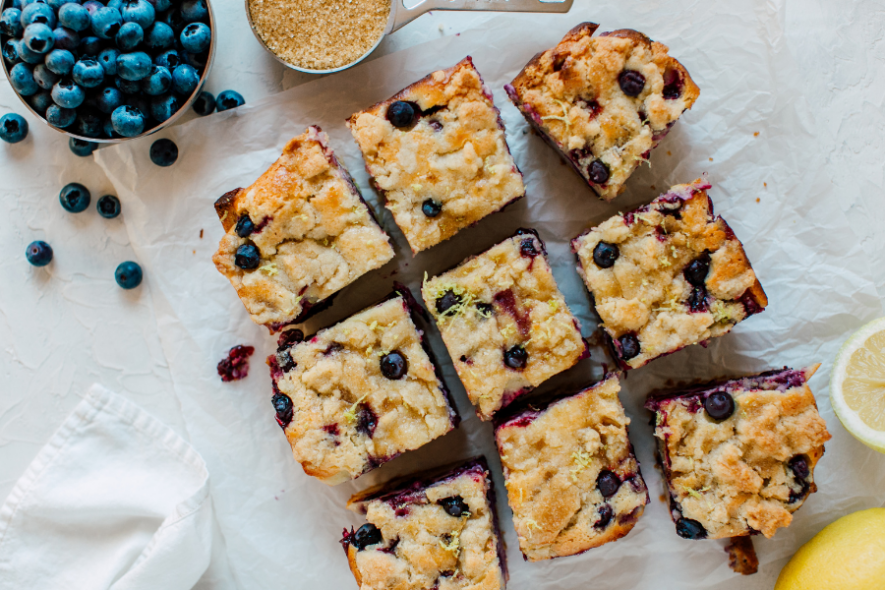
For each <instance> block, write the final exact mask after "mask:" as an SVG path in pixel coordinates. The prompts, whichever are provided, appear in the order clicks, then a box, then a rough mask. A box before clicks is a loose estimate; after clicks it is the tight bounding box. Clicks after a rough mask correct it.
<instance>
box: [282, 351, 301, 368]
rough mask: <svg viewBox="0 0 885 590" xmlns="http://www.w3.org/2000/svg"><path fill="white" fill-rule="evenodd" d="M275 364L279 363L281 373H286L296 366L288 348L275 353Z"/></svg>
mask: <svg viewBox="0 0 885 590" xmlns="http://www.w3.org/2000/svg"><path fill="white" fill-rule="evenodd" d="M277 365H279V367H280V370H281V371H282V372H283V373H288V372H289V371H291V370H292V369H294V368H295V367H297V366H298V364H297V363H296V362H295V360H294V359H293V358H292V353H291V352H289V351H288V350H282V351H280V352H278V353H277Z"/></svg>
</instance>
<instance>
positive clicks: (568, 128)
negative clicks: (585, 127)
mask: <svg viewBox="0 0 885 590" xmlns="http://www.w3.org/2000/svg"><path fill="white" fill-rule="evenodd" d="M554 102H556V104H558V105H559V106H560V107H561V108H562V114H561V115H547V116H546V117H541V120H542V121H547V120H548V119H555V120H556V121H562V123H563V124H565V134H566V135H568V134H569V132H570V131H571V129H572V122H571V119H569V117H568V108H567V107H566V106H565V103H564V102H562V101H561V100H556V99H554Z"/></svg>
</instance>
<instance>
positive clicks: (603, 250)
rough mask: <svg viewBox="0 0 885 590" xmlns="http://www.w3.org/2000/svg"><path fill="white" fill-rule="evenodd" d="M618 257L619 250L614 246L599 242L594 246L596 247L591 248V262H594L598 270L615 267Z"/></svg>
mask: <svg viewBox="0 0 885 590" xmlns="http://www.w3.org/2000/svg"><path fill="white" fill-rule="evenodd" d="M620 255H621V250H620V249H619V248H618V246H617V245H616V244H609V243H608V242H599V243H598V244H596V247H595V248H593V262H595V263H596V266H598V267H599V268H611V267H612V266H614V265H615V261H616V260H617V259H618V256H620Z"/></svg>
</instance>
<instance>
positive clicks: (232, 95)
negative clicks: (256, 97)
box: [215, 90, 246, 113]
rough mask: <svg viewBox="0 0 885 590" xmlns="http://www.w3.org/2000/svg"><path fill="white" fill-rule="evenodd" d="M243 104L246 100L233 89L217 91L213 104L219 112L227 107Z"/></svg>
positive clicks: (233, 107)
mask: <svg viewBox="0 0 885 590" xmlns="http://www.w3.org/2000/svg"><path fill="white" fill-rule="evenodd" d="M244 104H246V100H245V99H244V98H243V95H242V94H240V93H239V92H236V91H234V90H224V91H222V92H219V93H218V97H217V98H216V99H215V105H216V108H217V109H218V112H219V113H220V112H221V111H226V110H228V109H235V108H237V107H239V106H242V105H244Z"/></svg>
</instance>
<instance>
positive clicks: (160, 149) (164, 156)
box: [151, 138, 178, 167]
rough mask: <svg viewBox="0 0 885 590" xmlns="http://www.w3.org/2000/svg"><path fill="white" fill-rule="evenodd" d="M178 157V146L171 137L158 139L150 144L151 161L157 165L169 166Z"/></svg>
mask: <svg viewBox="0 0 885 590" xmlns="http://www.w3.org/2000/svg"><path fill="white" fill-rule="evenodd" d="M177 159H178V146H177V145H175V142H174V141H172V140H171V139H166V138H163V139H158V140H157V141H155V142H154V143H152V144H151V162H153V163H154V164H156V165H157V166H163V167H166V166H171V165H172V164H174V163H175V161H176V160H177Z"/></svg>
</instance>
